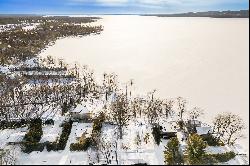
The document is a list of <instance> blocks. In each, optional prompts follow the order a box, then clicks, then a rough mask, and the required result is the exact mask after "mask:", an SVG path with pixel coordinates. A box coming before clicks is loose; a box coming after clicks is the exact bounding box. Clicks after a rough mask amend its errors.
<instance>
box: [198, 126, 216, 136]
mask: <svg viewBox="0 0 250 166" xmlns="http://www.w3.org/2000/svg"><path fill="white" fill-rule="evenodd" d="M196 131H197V134H199V135H203V134H208V133H211V132H212V127H207V126H206V127H196Z"/></svg>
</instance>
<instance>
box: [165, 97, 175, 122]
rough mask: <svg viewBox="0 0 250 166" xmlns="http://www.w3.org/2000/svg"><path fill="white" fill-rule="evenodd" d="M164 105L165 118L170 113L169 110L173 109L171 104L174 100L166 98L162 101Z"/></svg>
mask: <svg viewBox="0 0 250 166" xmlns="http://www.w3.org/2000/svg"><path fill="white" fill-rule="evenodd" d="M164 105H165V115H166V118H168V116H169V115H170V114H171V112H172V111H173V110H172V109H173V106H174V100H166V101H165V102H164Z"/></svg>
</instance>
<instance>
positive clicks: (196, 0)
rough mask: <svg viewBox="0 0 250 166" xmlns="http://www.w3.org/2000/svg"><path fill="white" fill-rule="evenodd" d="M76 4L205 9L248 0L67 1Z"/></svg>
mask: <svg viewBox="0 0 250 166" xmlns="http://www.w3.org/2000/svg"><path fill="white" fill-rule="evenodd" d="M68 1H69V2H72V3H77V4H84V3H88V4H95V5H100V6H143V7H147V6H148V7H150V6H151V7H152V6H155V7H156V6H158V7H165V6H172V7H176V8H178V7H179V8H181V7H190V6H192V7H195V6H196V7H205V6H212V5H220V4H239V3H242V2H248V0H68Z"/></svg>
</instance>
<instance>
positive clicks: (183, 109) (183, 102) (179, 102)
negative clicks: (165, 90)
mask: <svg viewBox="0 0 250 166" xmlns="http://www.w3.org/2000/svg"><path fill="white" fill-rule="evenodd" d="M177 106H178V111H179V117H180V119H181V120H183V113H184V112H186V106H187V100H186V99H184V98H182V97H178V98H177Z"/></svg>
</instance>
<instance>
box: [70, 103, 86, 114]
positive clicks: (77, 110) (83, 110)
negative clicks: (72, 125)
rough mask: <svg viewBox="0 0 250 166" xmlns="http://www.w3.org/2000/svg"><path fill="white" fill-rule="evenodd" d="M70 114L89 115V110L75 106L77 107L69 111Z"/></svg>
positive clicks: (83, 106) (82, 106)
mask: <svg viewBox="0 0 250 166" xmlns="http://www.w3.org/2000/svg"><path fill="white" fill-rule="evenodd" d="M71 112H72V113H79V114H86V113H89V110H88V109H87V107H86V106H85V105H77V107H76V108H75V109H74V110H72V111H71Z"/></svg>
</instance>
